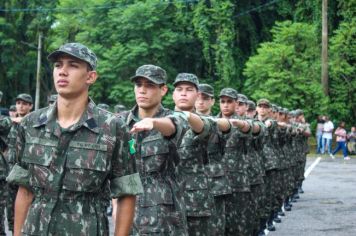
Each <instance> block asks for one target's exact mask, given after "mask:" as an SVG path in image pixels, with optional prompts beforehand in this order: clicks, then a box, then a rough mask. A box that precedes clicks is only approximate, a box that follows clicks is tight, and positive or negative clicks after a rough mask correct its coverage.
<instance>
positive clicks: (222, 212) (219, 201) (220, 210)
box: [210, 195, 227, 235]
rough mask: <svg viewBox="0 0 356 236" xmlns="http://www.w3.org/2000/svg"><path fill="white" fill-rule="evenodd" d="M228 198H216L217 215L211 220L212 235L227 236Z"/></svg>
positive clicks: (222, 196) (224, 196)
mask: <svg viewBox="0 0 356 236" xmlns="http://www.w3.org/2000/svg"><path fill="white" fill-rule="evenodd" d="M226 196H227V195H221V196H215V197H214V202H215V208H216V210H215V214H213V215H212V216H211V217H210V218H211V220H210V221H211V235H225V225H226V206H225V205H226Z"/></svg>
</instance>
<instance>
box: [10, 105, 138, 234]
mask: <svg viewBox="0 0 356 236" xmlns="http://www.w3.org/2000/svg"><path fill="white" fill-rule="evenodd" d="M56 111H57V104H56V103H55V104H54V105H53V106H49V107H47V108H43V109H40V110H38V111H35V112H32V113H30V114H29V115H28V116H26V117H25V118H24V119H23V121H22V122H21V125H20V127H19V129H18V135H17V138H16V145H15V149H16V150H15V152H16V153H18V154H19V155H17V156H16V158H17V160H18V163H16V164H15V166H14V167H13V169H12V171H11V172H10V174H9V176H8V177H7V181H9V182H10V183H15V184H18V185H21V186H24V187H26V188H28V189H29V190H31V191H32V192H33V194H34V199H33V202H32V204H31V205H30V208H29V211H28V214H27V218H26V221H25V223H24V226H23V228H22V233H23V234H24V235H58V233H59V232H60V234H62V235H109V227H108V219H107V216H106V206H107V203H108V194H109V192H108V191H107V190H108V189H109V188H108V187H109V185H110V189H111V196H112V197H120V196H126V195H136V194H138V193H142V185H141V181H140V178H139V174H138V173H136V170H135V165H134V159H133V157H132V156H130V155H129V153H128V150H129V148H128V132H127V127H126V126H125V124H124V122H123V121H122V120H121V119H120V118H118V117H115V116H113V115H112V114H111V113H109V112H106V111H104V110H101V109H98V108H97V107H96V106H95V104H94V103H93V102H92V101H90V102H89V104H88V105H87V109H86V111H85V112H84V113H83V115H82V117H81V118H80V120H79V122H78V123H76V124H74V125H72V126H70V127H68V128H61V127H60V126H59V124H58V123H57V122H56V116H57V112H56Z"/></svg>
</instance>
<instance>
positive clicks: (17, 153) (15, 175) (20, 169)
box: [6, 119, 30, 188]
mask: <svg viewBox="0 0 356 236" xmlns="http://www.w3.org/2000/svg"><path fill="white" fill-rule="evenodd" d="M25 129H26V119H24V120H23V122H21V124H20V125H19V126H18V129H16V132H15V131H14V132H13V133H12V134H13V135H14V137H13V139H12V140H11V143H10V149H9V155H11V157H10V158H11V159H12V160H13V163H15V162H16V164H15V165H13V167H12V169H11V171H10V173H9V175H8V176H7V178H6V181H7V182H9V183H12V184H17V185H21V186H24V187H27V188H30V185H29V171H28V166H27V165H26V163H24V162H22V155H23V150H24V147H25Z"/></svg>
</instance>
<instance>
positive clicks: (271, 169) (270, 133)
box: [257, 99, 279, 220]
mask: <svg viewBox="0 0 356 236" xmlns="http://www.w3.org/2000/svg"><path fill="white" fill-rule="evenodd" d="M260 104H265V105H268V106H271V104H270V102H269V101H268V100H267V99H260V100H259V101H258V102H257V105H260ZM261 121H262V122H264V123H265V124H266V122H267V121H269V122H270V123H271V126H269V127H266V132H265V136H264V146H263V155H264V158H265V166H264V167H265V171H266V178H265V183H266V205H265V214H266V215H269V218H270V220H272V219H273V216H274V207H275V206H276V205H278V202H277V200H276V199H277V197H276V193H277V192H278V182H277V178H278V173H277V170H278V168H279V159H278V155H277V154H276V153H275V148H274V144H273V137H274V136H275V132H276V129H277V122H276V121H275V120H272V119H270V118H266V119H264V120H261Z"/></svg>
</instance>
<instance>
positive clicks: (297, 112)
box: [295, 109, 304, 116]
mask: <svg viewBox="0 0 356 236" xmlns="http://www.w3.org/2000/svg"><path fill="white" fill-rule="evenodd" d="M295 113H296V116H301V115H304V112H303V110H302V109H297V110H295Z"/></svg>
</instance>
